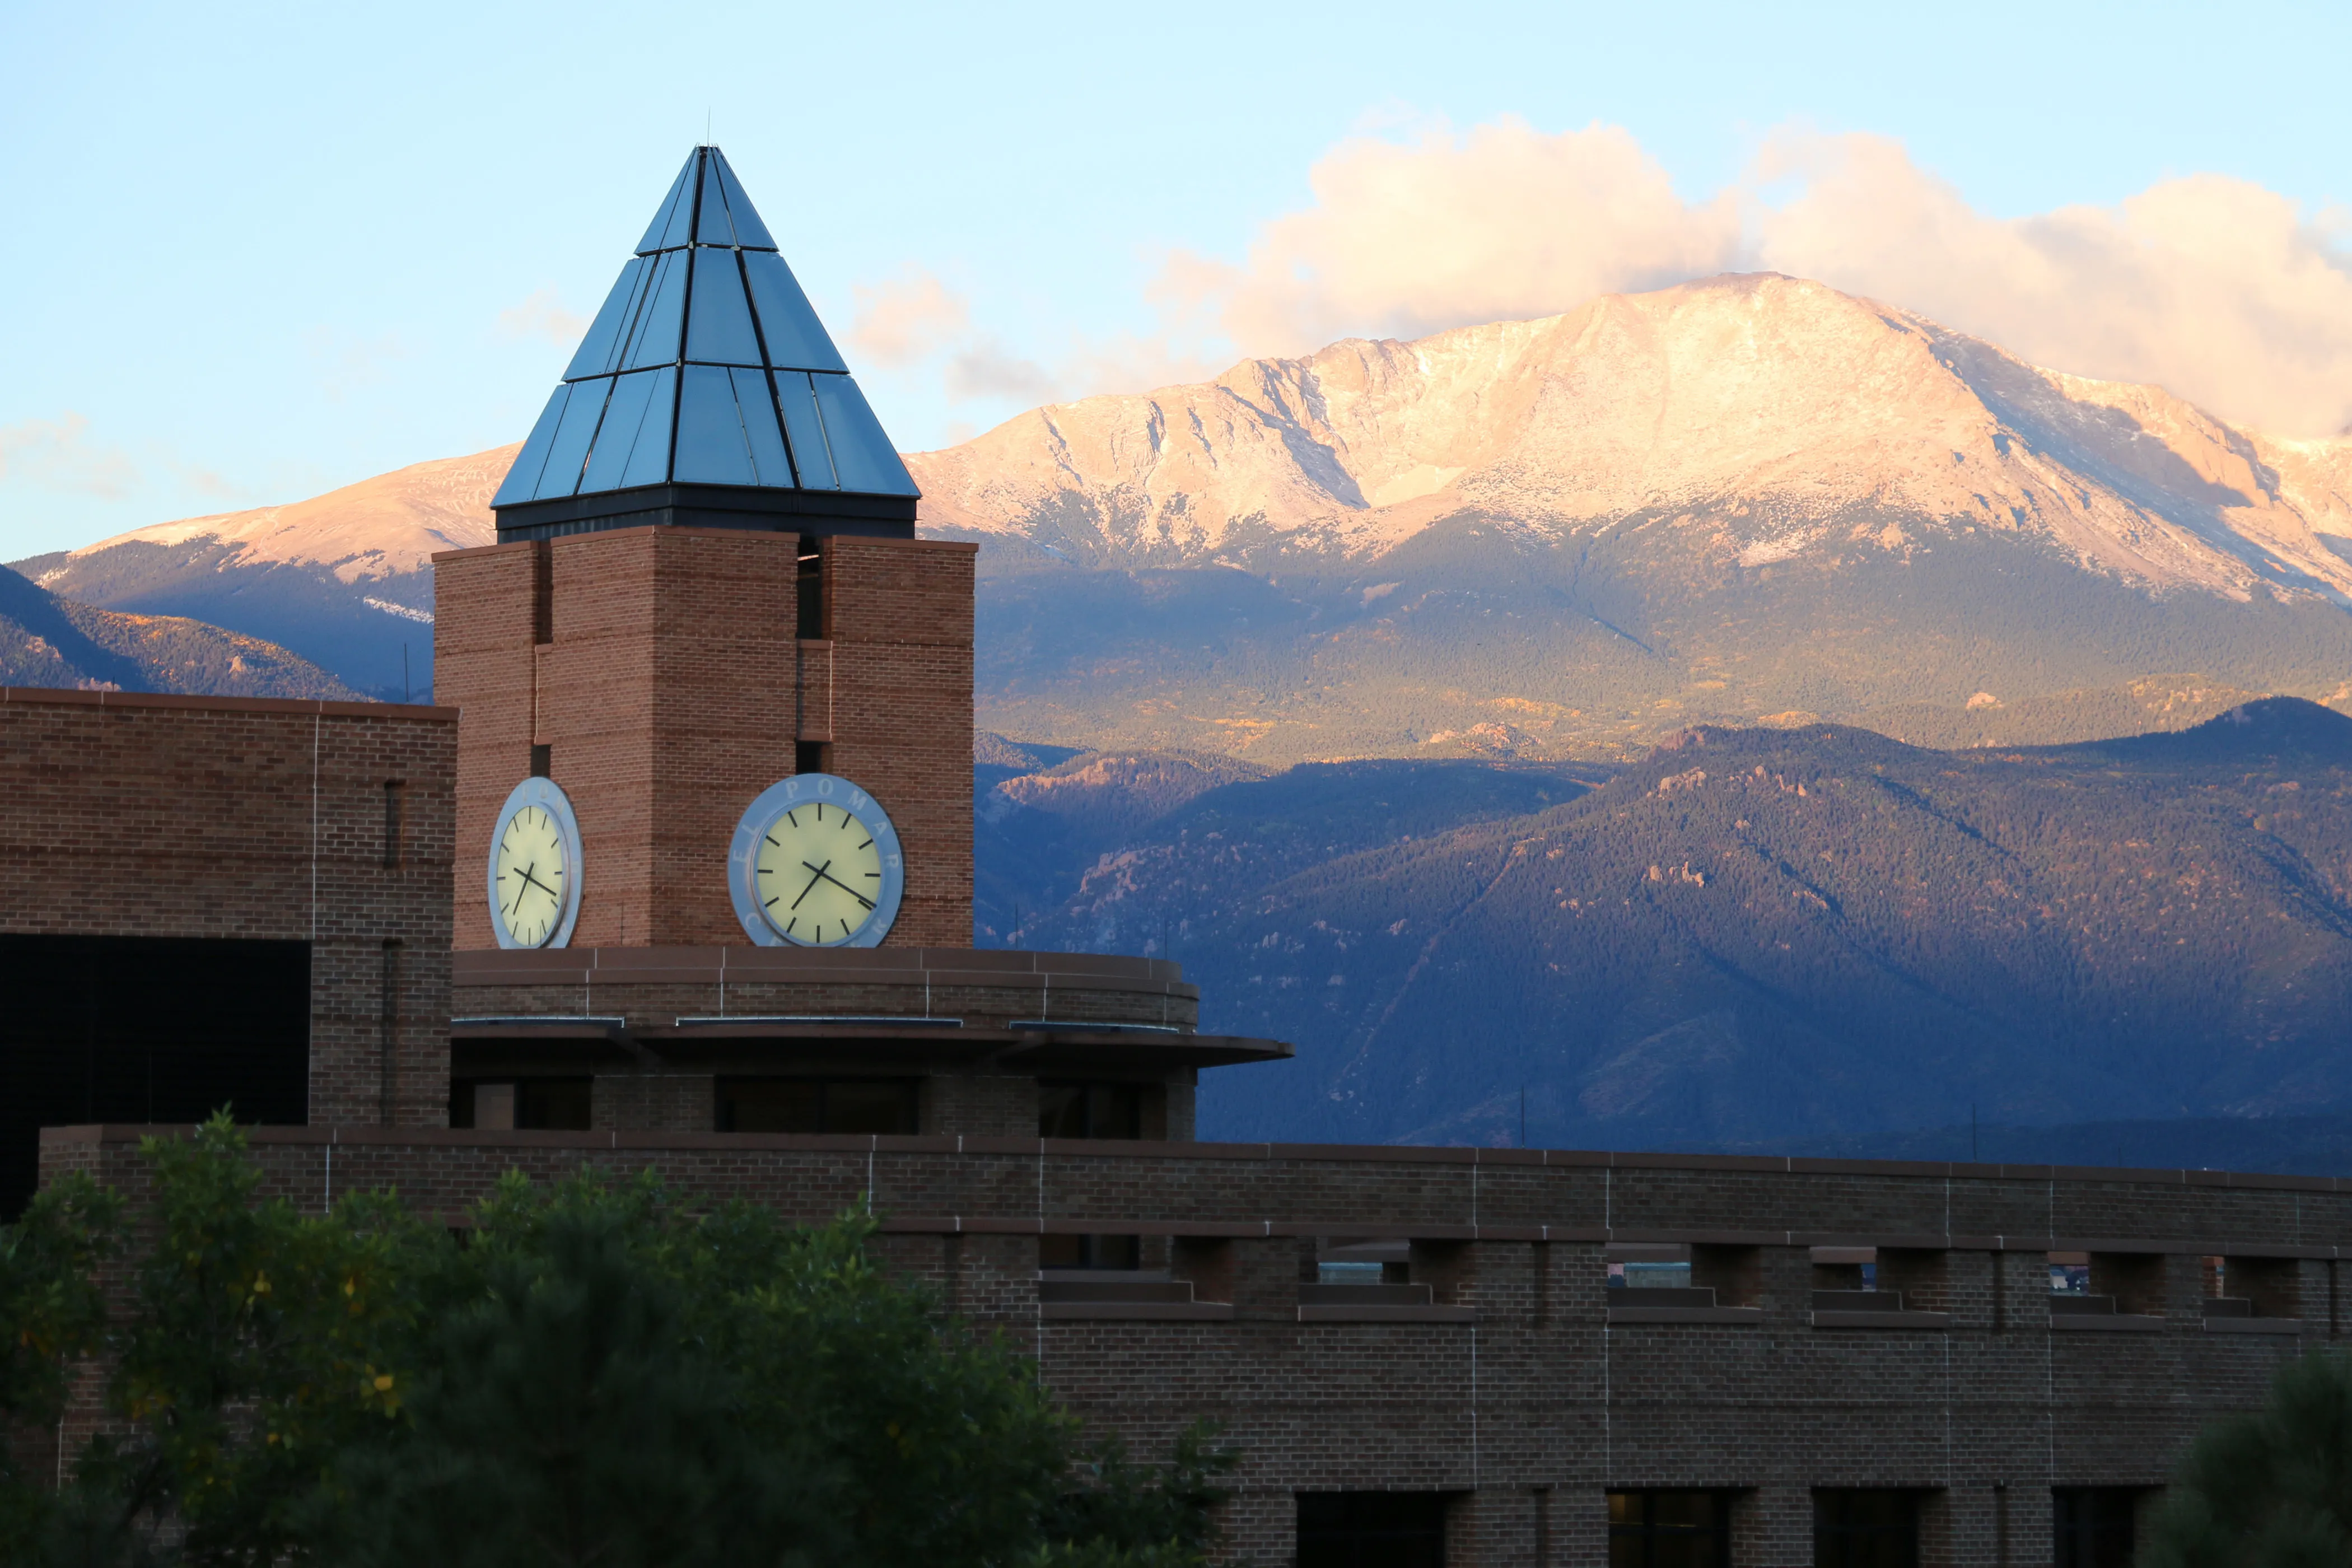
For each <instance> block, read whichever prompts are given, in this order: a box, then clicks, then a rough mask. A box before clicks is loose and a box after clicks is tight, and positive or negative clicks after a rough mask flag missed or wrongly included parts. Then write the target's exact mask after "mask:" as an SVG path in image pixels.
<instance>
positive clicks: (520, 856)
mask: <svg viewBox="0 0 2352 1568" xmlns="http://www.w3.org/2000/svg"><path fill="white" fill-rule="evenodd" d="M497 861H498V863H497V864H496V865H495V866H493V867H492V868H490V879H491V880H492V881H493V882H495V883H496V884H497V885H498V889H499V900H500V901H499V923H500V924H501V925H503V926H505V927H506V930H507V934H508V935H509V936H510V937H512V938H514V940H515V942H516V944H517V945H519V946H521V947H543V946H545V945H546V943H547V939H548V938H549V937H551V936H553V935H554V934H555V928H556V927H557V926H558V925H561V924H562V921H563V884H564V880H565V879H566V876H567V875H568V872H569V868H568V867H566V866H565V865H564V863H563V862H564V853H563V831H562V828H561V827H559V826H557V825H556V821H555V814H554V813H553V812H551V811H549V810H548V809H547V807H545V806H543V805H526V806H524V807H523V808H522V809H521V810H520V811H518V812H516V813H515V814H514V815H513V816H509V817H508V818H507V826H506V831H505V832H503V833H501V834H499V849H498V857H497Z"/></svg>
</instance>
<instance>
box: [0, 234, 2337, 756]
mask: <svg viewBox="0 0 2352 1568" xmlns="http://www.w3.org/2000/svg"><path fill="white" fill-rule="evenodd" d="M512 450H513V448H510V447H501V448H499V449H498V450H496V451H491V452H484V453H478V454H476V455H475V456H473V457H470V458H454V459H449V460H446V461H444V462H438V463H426V464H420V465H417V466H415V467H414V468H404V469H402V470H400V471H399V472H397V473H394V474H388V475H384V476H382V477H380V478H378V479H371V480H368V481H366V482H365V483H363V484H360V485H355V486H352V487H350V488H348V489H343V490H339V491H336V492H334V493H333V494H331V495H327V496H321V497H319V498H317V499H315V500H310V501H305V502H302V503H300V504H299V505H296V506H289V507H279V508H268V509H264V510H260V511H255V512H244V513H236V514H233V515H230V516H226V517H218V518H199V519H192V520H189V521H183V522H176V523H170V524H164V525H162V526H159V527H157V528H152V529H146V530H142V531H139V532H136V533H132V534H127V535H124V536H121V538H119V539H115V540H109V541H105V542H101V543H99V544H96V545H91V546H89V547H86V548H84V549H82V550H79V551H75V552H71V553H70V554H68V555H61V556H47V557H42V558H39V559H37V560H35V561H31V562H26V563H19V565H20V566H22V567H23V568H24V569H25V570H26V572H27V573H28V574H31V575H33V576H35V577H36V578H37V580H39V581H41V582H43V583H45V584H48V585H50V586H52V587H55V588H57V589H58V591H60V592H62V593H65V594H67V595H69V596H72V597H77V598H82V599H86V600H88V601H89V602H91V603H93V604H97V605H102V606H106V607H110V608H114V609H122V610H138V611H147V612H154V613H170V614H175V615H187V616H198V617H201V618H204V619H207V620H213V621H217V622H219V623H220V624H223V625H226V626H234V627H236V628H237V629H238V630H240V631H244V632H247V633H249V634H252V635H255V636H260V637H268V638H270V639H272V640H275V641H278V642H282V643H284V644H285V645H286V646H288V647H291V648H293V649H294V650H295V651H296V652H298V653H299V654H302V655H304V656H306V657H309V658H314V659H316V660H317V661H318V662H320V663H321V664H323V665H325V666H327V667H328V668H331V669H332V670H334V671H335V672H336V673H337V674H338V675H339V676H341V678H342V679H344V680H346V681H347V682H349V683H350V684H352V685H353V686H356V687H360V688H362V689H367V690H369V691H371V692H373V693H375V694H379V695H394V694H397V693H398V691H399V690H400V689H402V660H403V657H404V654H405V657H406V660H407V668H408V674H407V683H408V685H409V687H411V688H413V689H417V690H420V691H421V690H423V689H425V688H426V686H427V685H428V683H429V675H428V674H427V672H426V664H425V661H426V660H427V659H428V658H429V656H430V651H431V650H430V643H431V636H430V627H429V625H428V624H427V623H428V618H429V616H430V614H431V589H430V582H429V572H428V571H427V570H426V569H425V559H426V557H427V556H428V555H429V554H430V553H431V552H433V551H435V550H437V549H446V548H451V547H455V546H459V545H465V544H470V543H478V542H484V541H487V540H488V538H489V537H490V536H491V532H490V526H491V525H490V519H489V515H488V496H489V493H490V491H491V489H493V488H494V486H495V485H496V483H497V482H498V479H499V477H500V475H501V474H502V473H503V471H504V469H505V468H506V465H507V463H508V461H509V458H510V457H511V453H512ZM909 463H910V464H911V466H912V467H913V469H914V471H915V473H916V476H917V478H918V479H919V482H920V483H921V485H922V487H923V489H924V492H925V495H924V500H923V515H924V518H925V520H926V521H925V524H924V526H925V529H926V530H927V531H929V532H931V533H933V534H936V535H948V536H954V537H963V538H976V539H979V540H982V542H984V543H985V544H986V545H987V548H986V549H984V550H983V551H982V558H981V562H982V565H981V570H982V584H981V602H980V629H981V647H980V660H979V671H980V674H979V701H980V709H981V715H982V722H983V723H985V724H987V725H989V726H990V727H992V728H993V729H996V730H1000V731H1003V732H1005V733H1008V734H1016V735H1022V736H1025V737H1030V738H1032V739H1033V740H1034V741H1050V742H1055V743H1056V744H1058V745H1060V746H1063V747H1065V748H1100V747H1108V748H1112V749H1124V750H1150V751H1161V752H1192V753H1202V754H1221V755H1225V756H1230V757H1238V758H1242V759H1245V760H1247V761H1250V762H1253V763H1259V764H1263V765H1266V766H1271V767H1280V766H1284V765H1286V764H1288V763H1294V762H1298V761H1304V760H1308V759H1330V758H1341V757H1357V756H1390V757H1413V758H1430V757H1447V756H1455V757H1460V756H1489V757H1501V758H1518V759H1522V760H1551V761H1557V760H1560V759H1566V758H1585V759H1617V760H1624V759H1628V758H1631V757H1635V756H1639V755H1641V754H1642V753H1643V752H1644V751H1645V750H1646V749H1647V748H1648V747H1649V746H1650V745H1652V744H1654V742H1656V741H1657V740H1658V739H1659V738H1660V737H1661V736H1663V735H1664V734H1666V733H1669V732H1671V731H1675V730H1676V729H1679V728H1681V727H1684V726H1686V725H1688V724H1691V723H1694V722H1720V723H1737V724H1756V723H1766V724H1771V723H1780V724H1796V725H1801V724H1807V723H1811V722H1815V721H1821V720H1825V719H1826V720H1833V721H1840V722H1846V723H1853V724H1857V725H1862V726H1864V727H1867V728H1872V729H1875V730H1878V731H1881V732H1884V733H1886V734H1890V735H1894V736H1896V737H1899V738H1902V739H1905V740H1908V741H1913V742H1920V743H1924V744H1934V745H1967V744H1979V743H2000V744H2024V743H2044V742H2062V741H2070V740H2079V739H2084V738H2086V737H2091V736H2098V735H2115V734H2126V733H2131V732H2134V731H2140V730H2147V729H2154V728H2179V727H2182V726H2185V725H2188V724H2191V723H2195V722H2197V721H2200V720H2203V719H2206V718H2210V717H2211V716H2212V715H2213V714H2215V713H2218V712H2221V711H2222V710H2226V709H2229V708H2231V707H2233V706H2236V705H2237V704H2239V703H2242V702H2243V701H2245V700H2249V699H2250V698H2252V697H2256V696H2260V695H2263V694H2266V693H2273V692H2279V693H2291V694H2294V695H2300V696H2305V697H2309V698H2312V699H2315V700H2321V701H2326V702H2333V703H2336V704H2338V705H2342V706H2345V707H2347V708H2352V682H2347V676H2352V611H2347V605H2352V440H2336V441H2302V442H2296V441H2284V440H2276V439H2273V438H2270V437H2264V436H2263V435H2260V434H2259V433H2255V432H2250V431H2244V430H2239V429H2235V428H2232V427H2231V426H2228V425H2226V424H2224V423H2222V422H2221V421H2220V420H2217V419H2215V418H2213V417H2211V416H2209V415H2206V414H2205V413H2203V412H2201V411H2200V410H2199V409H2197V408H2195V407H2192V406H2190V405H2187V404H2184V403H2182V402H2180V401H2179V399H2177V398H2174V397H2171V396H2169V395H2167V394H2166V393H2164V392H2163V391H2162V390H2160V389H2158V388H2155V387H2145V386H2125V385H2117V384H2108V383H2101V382H2094V381H2087V380H2084V379H2082V378H2079V377H2074V376H2068V375H2063V374H2057V373H2055V372H2051V371H2044V370H2039V369H2036V368H2034V367H2032V366H2030V365H2027V364H2024V363H2021V362H2019V361H2018V360H2016V359H2014V358H2013V357H2011V356H2010V355H2008V354H2006V353H2002V352H2001V351H2000V349H1998V348H1996V347H1994V346H1992V345H1990V344H1987V343H1984V342H1979V341H1977V340H1974V339H1971V338H1968V337H1965V336H1963V335H1961V334H1958V333H1955V332H1952V331H1948V330H1946V329H1944V328H1942V327H1939V326H1937V324H1936V323H1935V322H1933V321H1927V319H1925V318H1923V317H1920V316H1918V315H1916V313H1912V312H1909V311H1906V310H1900V309H1897V308H1895V307H1893V306H1888V305H1883V304H1879V303H1876V302H1874V301H1871V300H1861V299H1856V298H1853V297H1852V296H1849V295H1845V294H1841V293H1839V292H1837V291H1836V290H1834V289H1829V288H1826V287H1824V286H1822V285H1821V284H1817V283H1810V282H1805V281H1802V280H1800V279H1789V278H1782V277H1778V276H1774V275H1757V276H1740V277H1726V278H1717V279H1708V280H1706V281H1704V282H1700V283H1693V284H1688V285H1685V286H1683V287H1680V288H1675V289H1662V290H1658V291H1656V292H1654V293H1647V294H1637V295H1622V296H1609V297H1605V298H1602V299H1599V300H1593V301H1591V302H1590V303H1589V304H1587V305H1585V306H1583V307H1581V308H1580V309H1579V310H1574V311H1571V312H1570V313H1569V314H1567V315H1564V316H1558V317H1553V318H1549V319H1548V320H1544V321H1516V322H1501V323H1496V324H1494V325H1490V326H1484V327H1472V328H1465V329H1462V330H1460V331H1450V332H1444V333H1440V334H1438V335H1436V336H1434V337H1431V338H1427V339H1423V340H1422V341H1421V342H1413V343H1402V342H1360V341H1350V342H1341V343H1336V344H1333V345H1332V346H1330V347H1329V348H1327V349H1325V350H1323V351H1322V352H1321V353H1317V354H1314V355H1310V356H1308V357H1307V358H1303V359H1297V360H1252V361H1247V362H1244V363H1242V364H1239V365H1236V366H1235V367H1234V369H1233V370H1231V371H1229V372H1228V373H1227V374H1224V375H1223V376H1221V377H1219V378H1218V379H1217V380H1216V381H1214V382H1212V383H1208V384H1202V385H1197V386H1175V387H1166V388H1162V389H1160V391H1158V392H1155V393H1151V394H1150V395H1141V396H1107V397H1094V398H1087V399H1085V400H1083V401H1081V402H1077V403H1073V404H1065V405H1054V406H1052V407H1047V408H1040V409H1037V410H1034V411H1033V412H1031V413H1029V414H1026V415H1024V416H1020V417H1019V418H1016V419H1013V420H1012V421H1009V422H1008V423H1006V424H1005V425H1003V426H999V427H998V428H997V429H994V430H992V431H990V432H988V433H986V434H985V435H982V436H981V437H978V438H977V439H975V440H972V441H970V442H967V443H965V444H964V445H962V446H961V447H953V448H950V449H949V450H946V451H941V452H931V453H922V454H917V455H915V456H914V457H912V458H909Z"/></svg>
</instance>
